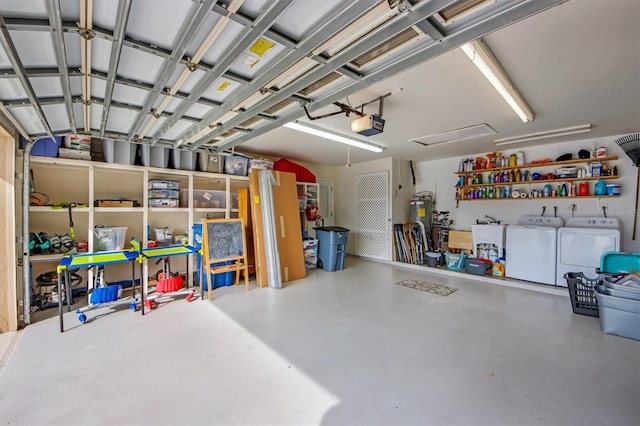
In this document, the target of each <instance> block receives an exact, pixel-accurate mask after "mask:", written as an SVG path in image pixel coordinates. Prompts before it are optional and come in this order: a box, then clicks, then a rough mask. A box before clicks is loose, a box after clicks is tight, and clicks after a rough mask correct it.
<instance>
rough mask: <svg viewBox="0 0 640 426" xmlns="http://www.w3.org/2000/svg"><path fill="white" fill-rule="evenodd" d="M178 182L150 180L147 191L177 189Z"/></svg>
mask: <svg viewBox="0 0 640 426" xmlns="http://www.w3.org/2000/svg"><path fill="white" fill-rule="evenodd" d="M179 185H180V182H178V181H177V180H164V179H150V180H149V189H178V186H179Z"/></svg>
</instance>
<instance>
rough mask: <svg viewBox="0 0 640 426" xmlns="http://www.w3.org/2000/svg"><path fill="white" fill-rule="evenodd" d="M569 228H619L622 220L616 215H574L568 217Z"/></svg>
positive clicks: (567, 224) (567, 225)
mask: <svg viewBox="0 0 640 426" xmlns="http://www.w3.org/2000/svg"><path fill="white" fill-rule="evenodd" d="M565 226H566V227H567V228H604V229H619V228H620V220H619V219H618V218H615V217H572V218H569V219H567V223H566V224H565Z"/></svg>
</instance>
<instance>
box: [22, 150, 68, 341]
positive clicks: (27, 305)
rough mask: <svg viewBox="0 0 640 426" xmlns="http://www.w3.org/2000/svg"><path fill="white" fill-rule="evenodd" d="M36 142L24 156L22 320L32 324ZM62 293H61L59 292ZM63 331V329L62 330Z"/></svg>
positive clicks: (25, 151) (26, 323)
mask: <svg viewBox="0 0 640 426" xmlns="http://www.w3.org/2000/svg"><path fill="white" fill-rule="evenodd" d="M33 144H34V142H33V141H31V140H28V141H27V144H26V145H25V147H24V155H23V157H22V176H23V178H22V290H23V291H22V298H23V300H22V307H23V312H22V322H23V323H24V325H29V324H31V271H30V263H31V259H30V253H29V240H30V237H29V195H30V194H29V168H30V159H31V148H32V147H33ZM58 294H60V293H58ZM60 331H62V330H60Z"/></svg>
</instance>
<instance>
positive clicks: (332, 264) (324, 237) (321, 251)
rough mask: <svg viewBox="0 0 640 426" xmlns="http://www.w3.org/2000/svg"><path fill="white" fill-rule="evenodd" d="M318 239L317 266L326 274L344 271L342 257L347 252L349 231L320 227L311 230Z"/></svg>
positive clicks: (337, 227) (339, 228)
mask: <svg viewBox="0 0 640 426" xmlns="http://www.w3.org/2000/svg"><path fill="white" fill-rule="evenodd" d="M313 229H315V231H316V238H317V239H318V259H319V260H320V262H318V266H320V265H322V266H321V267H322V269H324V270H325V271H327V272H333V271H341V270H342V269H344V257H345V254H346V250H347V238H348V237H349V229H347V228H342V227H340V226H322V227H318V228H313Z"/></svg>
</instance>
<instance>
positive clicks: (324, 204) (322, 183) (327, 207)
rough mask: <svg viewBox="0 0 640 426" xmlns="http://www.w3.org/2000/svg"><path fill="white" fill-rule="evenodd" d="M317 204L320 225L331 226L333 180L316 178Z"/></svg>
mask: <svg viewBox="0 0 640 426" xmlns="http://www.w3.org/2000/svg"><path fill="white" fill-rule="evenodd" d="M318 205H319V209H320V217H321V218H322V226H333V180H331V179H318Z"/></svg>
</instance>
